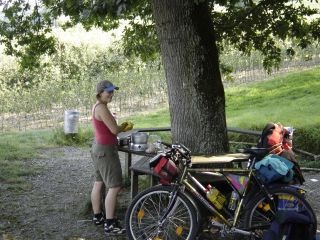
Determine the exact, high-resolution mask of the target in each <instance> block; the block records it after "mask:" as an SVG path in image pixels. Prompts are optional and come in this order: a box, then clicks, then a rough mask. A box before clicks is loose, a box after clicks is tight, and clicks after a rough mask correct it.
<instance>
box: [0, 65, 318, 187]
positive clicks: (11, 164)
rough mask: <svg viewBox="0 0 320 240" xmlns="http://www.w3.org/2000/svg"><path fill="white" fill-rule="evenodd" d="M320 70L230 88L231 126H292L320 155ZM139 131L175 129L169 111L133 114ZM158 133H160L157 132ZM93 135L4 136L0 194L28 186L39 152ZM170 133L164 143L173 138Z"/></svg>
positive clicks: (298, 142)
mask: <svg viewBox="0 0 320 240" xmlns="http://www.w3.org/2000/svg"><path fill="white" fill-rule="evenodd" d="M319 99H320V68H319V67H318V68H314V69H312V70H306V71H301V72H297V73H290V74H287V75H284V76H281V77H277V78H275V79H272V80H268V81H262V82H257V83H253V84H247V85H241V86H238V87H232V88H227V89H226V105H227V108H226V115H227V123H228V126H229V127H238V128H243V129H251V130H262V128H263V127H264V125H265V124H266V123H267V122H269V121H272V122H281V123H282V124H283V125H285V126H293V127H294V128H296V132H295V137H294V139H295V142H294V144H295V146H296V147H297V148H300V149H303V150H306V151H309V152H312V153H315V154H320V100H319ZM121 120H129V121H132V122H134V123H135V126H134V127H135V128H147V127H167V126H170V118H169V111H168V109H162V110H159V111H156V112H152V113H148V114H147V113H146V114H140V115H136V116H131V117H128V118H126V119H121ZM155 134H159V133H155ZM92 137H93V133H92V128H91V127H90V126H82V128H81V131H80V133H79V134H78V135H77V136H71V137H67V138H66V137H65V136H64V133H63V130H62V129H55V130H41V131H27V132H19V133H2V134H0V166H1V168H0V190H1V189H2V188H4V189H6V188H14V189H18V188H23V187H25V186H24V185H23V176H26V175H31V174H36V173H37V171H38V169H35V168H34V167H32V165H31V164H29V163H30V159H34V158H36V157H37V152H38V150H39V149H40V148H43V147H50V146H57V145H72V144H77V145H79V146H87V143H88V141H89V140H90V139H91V138H92ZM168 138H169V137H168V134H167V133H161V139H162V140H164V141H167V140H168Z"/></svg>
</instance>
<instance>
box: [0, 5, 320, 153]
mask: <svg viewBox="0 0 320 240" xmlns="http://www.w3.org/2000/svg"><path fill="white" fill-rule="evenodd" d="M307 3H308V2H307V1H300V0H297V1H291V0H290V1H288V0H261V1H253V0H229V1H227V0H215V1H209V0H150V1H148V0H131V1H130V0H117V1H116V0H95V1H88V0H81V1H73V0H58V1H53V0H43V1H40V0H39V1H36V4H35V5H34V6H31V5H30V4H28V3H26V2H24V1H20V0H16V1H8V2H2V5H3V13H4V17H3V18H2V19H3V20H2V21H1V23H0V24H1V25H0V27H1V28H0V34H1V36H2V38H1V41H2V43H4V44H5V46H6V50H7V53H8V54H15V55H16V56H18V57H20V59H21V65H22V66H23V67H27V68H28V67H32V66H36V64H35V63H37V58H38V56H39V55H40V54H43V53H47V54H50V53H53V52H54V50H55V41H54V39H53V38H52V36H50V35H49V34H48V33H49V32H50V29H51V27H52V25H53V23H52V21H53V19H55V18H57V17H59V16H60V15H65V16H69V17H70V21H69V22H67V24H66V25H65V27H68V26H73V25H75V24H77V23H81V24H82V25H83V26H84V27H85V28H87V29H89V28H90V27H91V26H99V27H101V28H102V29H104V30H106V31H107V30H110V29H113V28H116V27H118V26H119V25H120V23H122V20H124V21H125V24H126V25H125V28H124V36H123V39H124V47H125V52H126V54H128V55H131V54H135V55H139V56H140V57H141V59H143V60H146V61H147V60H149V59H154V58H155V57H156V53H157V52H158V51H159V49H161V53H162V59H163V64H164V68H165V72H166V80H167V85H168V95H169V106H170V114H171V127H172V133H173V140H174V141H178V142H182V143H184V144H186V145H187V146H189V147H190V148H191V149H192V150H193V152H194V153H202V154H209V153H216V152H223V151H227V150H228V138H227V131H226V116H225V98H224V89H223V85H222V81H221V75H220V70H219V54H220V53H221V52H222V51H223V46H224V45H225V44H230V45H233V46H234V47H236V48H237V49H239V50H241V51H242V52H243V53H244V54H250V52H251V51H252V50H259V51H261V52H262V54H263V55H264V56H265V58H264V62H263V65H264V67H265V68H266V69H268V70H269V71H270V70H271V69H272V67H277V66H278V64H279V62H280V59H281V58H280V56H281V49H280V47H279V46H278V45H277V42H278V41H276V40H279V39H280V41H287V40H288V39H294V40H295V41H296V42H297V43H298V45H299V46H300V47H301V48H305V47H306V46H308V45H309V44H310V43H312V42H313V41H314V40H319V37H320V27H319V26H320V20H319V17H318V18H316V16H317V15H316V14H317V13H318V11H319V8H318V9H313V7H314V6H315V7H316V6H318V5H317V1H316V2H312V1H311V5H308V4H307ZM287 53H288V54H289V55H290V56H293V55H294V50H293V49H292V48H288V49H287Z"/></svg>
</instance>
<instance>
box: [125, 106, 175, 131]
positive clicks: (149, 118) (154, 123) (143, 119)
mask: <svg viewBox="0 0 320 240" xmlns="http://www.w3.org/2000/svg"><path fill="white" fill-rule="evenodd" d="M121 121H131V122H133V123H134V128H150V127H155V128H157V127H168V126H170V116H169V110H168V109H167V108H164V109H161V110H158V111H155V112H152V113H143V114H139V115H135V116H130V117H126V118H123V119H120V122H121Z"/></svg>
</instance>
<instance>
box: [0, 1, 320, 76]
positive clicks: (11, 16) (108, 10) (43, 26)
mask: <svg viewBox="0 0 320 240" xmlns="http://www.w3.org/2000/svg"><path fill="white" fill-rule="evenodd" d="M150 1H151V0H150ZM150 1H148V0H77V1H75V0H42V1H41V0H35V4H34V5H30V3H29V2H28V1H23V0H8V1H0V6H1V7H2V9H3V14H2V16H0V17H1V18H0V19H1V20H0V35H1V39H0V41H1V43H3V44H4V45H5V47H6V53H7V54H10V55H15V56H17V57H18V58H19V59H20V63H21V65H22V67H25V68H32V67H34V66H37V63H38V59H39V56H41V55H42V54H52V53H53V52H54V51H55V49H56V40H55V39H54V37H53V36H52V35H51V34H50V32H51V29H52V28H53V27H54V20H55V19H57V18H58V17H59V16H68V17H69V21H68V22H66V23H65V24H64V25H63V27H64V28H67V27H71V26H74V25H76V24H78V23H80V24H82V25H83V26H84V27H85V28H86V29H90V28H91V27H93V26H96V27H100V28H102V29H103V30H105V31H108V30H111V29H115V28H117V27H119V26H121V25H124V26H125V27H124V35H123V46H124V49H125V53H126V54H127V55H128V56H130V55H137V56H140V57H141V59H143V60H144V61H147V60H150V59H154V58H155V57H156V56H157V53H158V52H159V49H160V48H159V42H158V40H157V35H156V31H155V24H154V21H153V16H152V10H151V5H150ZM194 2H195V4H198V3H199V2H206V3H207V4H209V6H210V8H211V13H212V21H213V26H214V30H215V37H216V39H215V40H216V41H217V44H218V46H219V49H220V51H223V50H224V46H226V45H232V46H234V47H235V48H237V49H239V50H240V51H242V52H243V53H244V54H250V52H251V51H253V50H259V51H260V52H261V53H262V54H263V55H264V57H265V58H264V62H263V64H264V67H265V68H266V69H268V70H270V69H271V68H272V67H273V66H278V64H279V63H280V60H281V48H280V45H279V42H280V43H281V42H283V43H285V42H287V41H289V40H291V39H292V40H294V42H295V43H297V45H298V46H299V47H301V48H306V47H307V46H308V45H310V44H311V43H313V42H314V41H319V39H320V17H319V14H320V11H319V9H320V7H319V3H318V0H313V1H312V0H310V1H302V0H260V1H258V0H257V1H256V0H194ZM212 41H214V39H213V40H212ZM286 52H287V54H288V55H289V56H293V55H294V54H295V51H294V50H293V48H292V47H289V48H288V49H287V50H286Z"/></svg>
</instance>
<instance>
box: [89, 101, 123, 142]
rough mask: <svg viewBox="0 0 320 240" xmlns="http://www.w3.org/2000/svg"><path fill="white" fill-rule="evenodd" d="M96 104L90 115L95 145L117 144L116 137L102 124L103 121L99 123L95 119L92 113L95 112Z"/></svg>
mask: <svg viewBox="0 0 320 240" xmlns="http://www.w3.org/2000/svg"><path fill="white" fill-rule="evenodd" d="M97 105H98V104H96V105H95V106H94V109H93V113H92V125H93V128H94V133H95V138H96V141H97V143H99V144H104V145H116V144H118V139H117V136H116V135H114V134H113V133H112V132H111V131H110V129H109V128H108V127H107V126H106V125H105V124H104V122H103V121H100V120H98V119H96V118H95V116H94V112H95V110H96V106H97Z"/></svg>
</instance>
